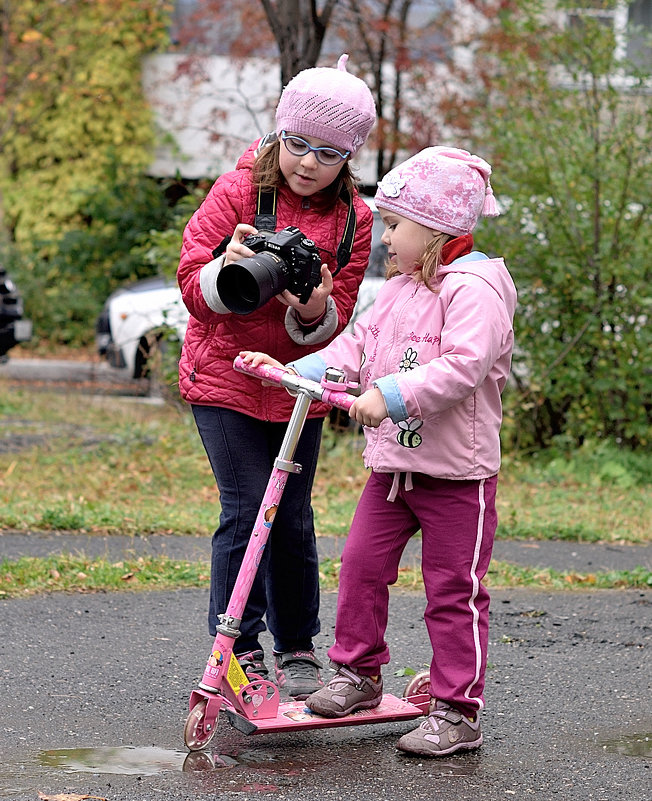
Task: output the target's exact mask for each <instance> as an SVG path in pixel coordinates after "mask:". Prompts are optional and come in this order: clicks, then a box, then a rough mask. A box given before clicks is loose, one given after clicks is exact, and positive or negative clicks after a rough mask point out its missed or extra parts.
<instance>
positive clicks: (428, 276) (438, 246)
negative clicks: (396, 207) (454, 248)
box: [385, 231, 455, 292]
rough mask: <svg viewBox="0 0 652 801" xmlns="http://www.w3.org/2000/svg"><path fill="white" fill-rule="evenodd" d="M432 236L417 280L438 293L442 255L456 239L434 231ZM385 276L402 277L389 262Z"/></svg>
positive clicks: (418, 265) (422, 257)
mask: <svg viewBox="0 0 652 801" xmlns="http://www.w3.org/2000/svg"><path fill="white" fill-rule="evenodd" d="M432 236H433V238H432V239H431V240H430V242H428V244H427V245H426V246H425V248H424V250H423V253H422V254H421V257H420V258H419V260H418V262H417V271H418V272H420V273H421V275H420V276H419V277H417V278H416V280H417V281H419V282H421V283H424V284H425V285H426V286H427V287H428V289H429V290H430V291H431V292H437V291H438V286H437V270H438V269H439V265H440V264H441V253H442V250H443V249H444V245H445V244H446V242H448V241H450V240H451V239H455V237H454V236H452V234H444V233H442V232H441V231H433V232H432ZM385 274H386V276H387V278H393V277H394V276H395V275H400V272H399V269H398V267H396V265H395V264H392V263H391V262H388V264H387V270H386V272H385Z"/></svg>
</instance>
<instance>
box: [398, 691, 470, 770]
mask: <svg viewBox="0 0 652 801" xmlns="http://www.w3.org/2000/svg"><path fill="white" fill-rule="evenodd" d="M481 745H482V732H481V731H480V718H479V716H478V715H477V714H476V716H475V720H470V719H469V718H467V717H465V716H464V715H463V714H462V713H461V712H458V711H457V709H453V707H451V706H449V705H448V704H447V703H446V702H445V701H435V702H434V703H433V704H431V707H430V712H429V714H428V717H427V718H426V719H425V720H424V721H423V723H421V725H420V726H418V728H416V729H414V730H413V731H410V732H408V733H407V734H404V735H403V736H402V737H401V739H400V740H399V741H398V743H397V745H396V747H397V748H398V749H399V750H400V751H406V752H407V753H408V754H420V755H421V756H432V757H436V756H445V755H446V754H452V753H453V752H455V751H460V750H462V749H467V750H470V749H473V748H479V747H480V746H481Z"/></svg>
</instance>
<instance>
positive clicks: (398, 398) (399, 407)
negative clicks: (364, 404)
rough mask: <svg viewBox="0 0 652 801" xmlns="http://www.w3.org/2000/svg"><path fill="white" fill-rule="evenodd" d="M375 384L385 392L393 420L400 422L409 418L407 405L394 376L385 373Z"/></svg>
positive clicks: (388, 409)
mask: <svg viewBox="0 0 652 801" xmlns="http://www.w3.org/2000/svg"><path fill="white" fill-rule="evenodd" d="M374 386H376V387H378V389H379V390H380V391H381V392H382V393H383V398H384V399H385V406H387V414H389V416H390V418H391V419H392V422H393V423H399V422H400V421H401V420H407V419H408V417H409V414H408V410H407V406H406V405H405V401H404V400H403V395H401V390H400V389H399V386H398V383H397V381H396V379H395V378H394V376H393V375H385V376H383V377H382V378H379V379H378V380H377V381H374Z"/></svg>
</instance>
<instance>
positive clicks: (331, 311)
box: [285, 295, 338, 345]
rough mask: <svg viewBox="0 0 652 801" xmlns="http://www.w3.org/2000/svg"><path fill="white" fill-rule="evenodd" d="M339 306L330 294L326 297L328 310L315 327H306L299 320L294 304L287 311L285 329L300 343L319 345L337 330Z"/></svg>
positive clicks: (294, 340)
mask: <svg viewBox="0 0 652 801" xmlns="http://www.w3.org/2000/svg"><path fill="white" fill-rule="evenodd" d="M337 323H338V316H337V307H336V306H335V301H334V300H333V298H332V297H331V296H330V295H329V296H328V298H326V312H325V313H324V316H323V317H322V318H321V319H320V320H319V321H318V322H317V324H316V325H315V326H314V327H313V326H310V327H306V326H305V325H303V324H302V323H301V322H300V320H299V314H298V312H297V310H296V309H294V308H292V306H289V307H288V310H287V311H286V312H285V330H286V331H287V332H288V335H289V337H290V339H291V340H292V341H293V342H296V343H297V344H298V345H318V344H319V343H320V342H325V341H326V340H327V339H329V337H331V336H332V335H333V334H334V333H335V332H336V331H337Z"/></svg>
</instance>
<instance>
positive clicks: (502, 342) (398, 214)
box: [246, 147, 516, 756]
mask: <svg viewBox="0 0 652 801" xmlns="http://www.w3.org/2000/svg"><path fill="white" fill-rule="evenodd" d="M490 174H491V168H490V166H489V165H488V164H487V162H485V161H483V160H482V159H481V158H478V157H477V156H472V155H471V154H469V153H467V152H466V151H464V150H458V149H454V148H444V147H430V148H426V149H425V150H423V151H421V152H420V153H418V154H417V155H416V156H413V157H412V158H410V159H408V160H407V161H405V162H404V163H403V164H401V165H399V166H398V167H397V168H395V169H394V170H392V171H391V172H390V173H389V174H388V175H387V176H386V177H385V178H384V179H383V180H382V181H381V182H380V183H379V185H378V191H377V193H376V205H377V206H378V208H379V210H380V213H381V215H382V218H383V222H384V223H385V233H384V235H383V241H384V242H385V244H386V245H387V246H388V249H389V259H390V266H389V277H390V280H389V281H388V282H387V283H386V284H385V285H384V286H383V287H382V288H381V290H380V292H379V294H378V297H377V299H376V302H375V304H374V307H373V309H372V310H371V312H370V313H369V315H368V316H367V317H366V318H363V319H362V320H361V321H360V322H358V323H357V324H356V326H355V328H354V331H353V333H352V334H343V335H342V336H340V337H338V338H337V339H336V340H335V341H334V342H333V343H331V345H329V346H328V347H326V348H324V349H322V350H320V351H319V352H318V353H314V354H312V355H310V356H307V357H305V358H302V359H299V360H298V361H295V362H292V363H291V367H292V368H293V369H294V370H296V371H297V372H298V373H300V374H301V375H303V376H307V377H309V378H313V379H319V378H320V377H321V376H322V374H323V372H324V369H325V368H326V367H327V366H329V365H333V366H336V367H341V368H343V369H344V370H345V371H346V373H347V376H348V379H349V380H357V381H359V382H360V384H361V390H362V394H361V396H360V397H359V398H358V399H357V400H356V401H355V403H354V404H353V406H352V407H351V411H350V415H351V417H353V418H354V420H356V421H357V422H358V423H361V424H362V425H363V426H365V437H366V448H365V451H364V461H365V465H366V466H367V467H370V468H371V470H372V472H371V475H370V477H369V479H368V482H367V484H366V486H365V489H364V491H363V493H362V496H361V498H360V502H359V504H358V507H357V509H356V512H355V516H354V519H353V522H352V525H351V530H350V533H349V536H348V538H347V540H346V545H345V546H344V551H343V554H342V569H341V573H340V588H339V596H338V606H337V620H336V626H335V643H334V644H333V646H332V647H331V648H330V649H329V652H328V655H329V657H330V659H331V661H332V663H333V664H334V666H335V667H336V669H337V672H336V673H335V675H334V677H333V678H332V679H331V680H330V681H329V682H328V684H327V685H326V686H325V687H323V688H322V689H321V690H319V691H318V692H316V693H314V694H313V695H311V696H310V697H309V698H308V699H307V702H306V704H307V706H308V707H309V708H310V709H311V710H313V711H314V712H316V713H318V714H320V715H324V716H326V717H342V716H344V715H347V714H349V713H350V712H353V711H354V710H356V709H369V708H372V707H375V706H377V705H378V704H379V703H380V701H381V697H382V692H383V681H382V677H381V675H380V674H381V667H382V665H384V664H386V663H387V662H389V651H388V647H387V644H386V642H385V639H384V636H385V630H386V626H387V616H388V604H389V590H388V587H389V585H391V584H393V583H394V582H395V581H396V579H397V575H398V567H399V562H400V558H401V554H402V552H403V549H404V548H405V545H406V543H407V541H408V539H409V538H410V537H411V536H412V535H413V534H415V533H416V532H417V531H418V530H419V529H421V532H422V538H423V541H422V552H423V553H422V571H423V579H424V585H425V592H426V602H427V603H426V611H425V622H426V627H427V629H428V634H429V637H430V641H431V644H432V649H433V658H432V663H431V667H430V692H431V694H432V696H433V700H432V703H431V705H430V710H429V714H428V716H427V717H426V719H425V720H424V721H423V722H422V723H421V725H419V726H418V728H416V729H415V730H414V731H412V732H410V733H408V734H405V735H404V736H403V737H401V739H400V740H399V742H398V748H399V749H401V750H402V751H407V752H411V753H416V754H421V755H424V756H440V755H444V754H450V753H452V752H454V751H457V750H458V749H472V748H477V747H478V746H480V745H481V743H482V734H481V731H480V721H479V717H478V712H479V711H480V710H481V709H482V708H483V706H484V697H483V689H484V676H485V667H486V661H487V643H488V621H489V596H488V593H487V590H486V588H485V587H484V585H483V584H482V579H483V577H484V575H485V573H486V572H487V569H488V567H489V561H490V559H491V550H492V546H493V539H494V533H495V530H496V523H497V520H496V509H495V495H496V482H497V473H498V469H499V465H500V443H499V430H500V425H501V399H500V397H501V392H502V390H503V388H504V386H505V382H506V381H507V376H508V373H509V369H510V363H511V353H512V345H513V331H512V319H513V314H514V308H515V305H516V290H515V288H514V283H513V281H512V279H511V277H510V275H509V272H508V271H507V269H506V267H505V264H504V262H503V260H502V259H489V258H487V257H486V256H485V255H484V254H482V253H478V252H475V251H473V238H472V236H471V231H472V230H473V229H474V228H475V226H476V224H477V222H478V219H479V217H480V215H481V214H487V215H490V216H495V214H496V213H497V210H496V205H495V200H494V198H493V193H492V191H491V186H490V183H489V176H490ZM246 358H247V360H249V361H252V362H253V363H257V362H260V361H268V359H267V357H265V356H264V355H260V354H248V355H247V356H246ZM272 363H273V362H272Z"/></svg>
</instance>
